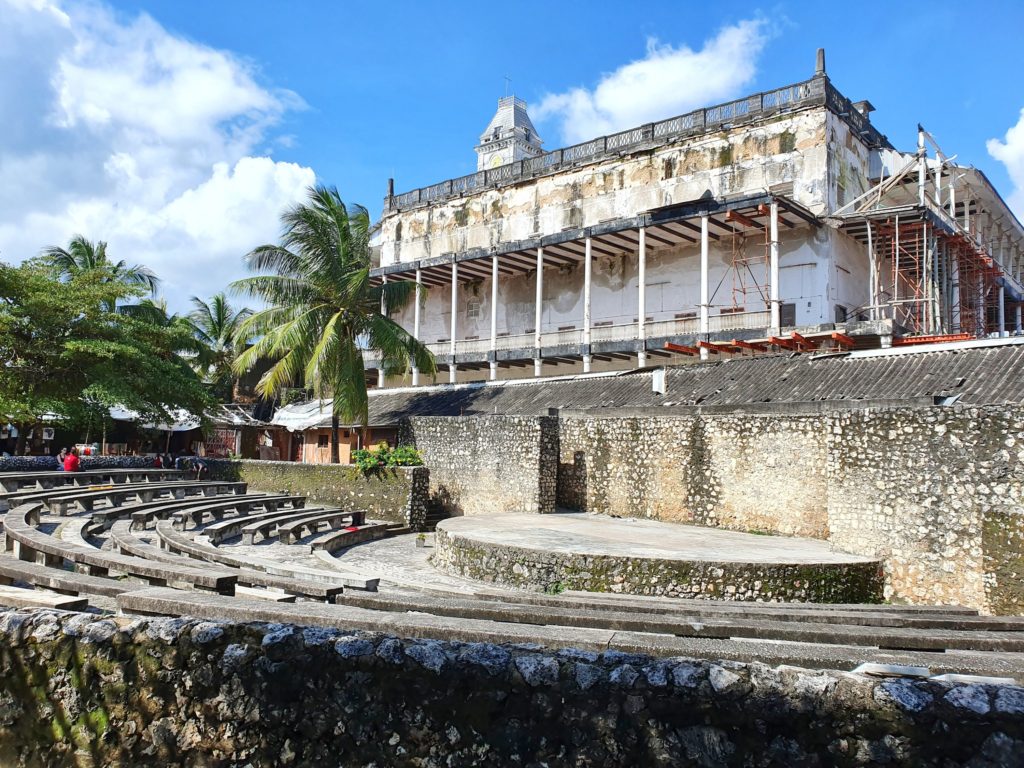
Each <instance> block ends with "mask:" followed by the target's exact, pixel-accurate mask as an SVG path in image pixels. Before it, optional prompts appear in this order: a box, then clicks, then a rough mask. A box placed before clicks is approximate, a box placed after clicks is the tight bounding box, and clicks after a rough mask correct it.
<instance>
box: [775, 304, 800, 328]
mask: <svg viewBox="0 0 1024 768" xmlns="http://www.w3.org/2000/svg"><path fill="white" fill-rule="evenodd" d="M779 325H781V326H794V325H796V304H782V305H781V306H780V307H779Z"/></svg>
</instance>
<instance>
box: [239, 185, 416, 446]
mask: <svg viewBox="0 0 1024 768" xmlns="http://www.w3.org/2000/svg"><path fill="white" fill-rule="evenodd" d="M308 195H309V198H308V201H307V202H305V203H302V204H299V205H296V206H294V207H293V208H291V209H289V210H288V211H286V212H285V213H284V215H283V216H282V225H283V229H284V234H283V236H282V238H281V243H280V244H279V245H263V246H260V247H258V248H256V249H254V250H253V251H251V252H250V253H249V254H248V255H247V256H246V262H247V265H248V266H249V268H250V269H251V270H253V271H255V272H267V273H269V274H261V275H258V276H254V277H249V278H245V279H243V280H239V281H237V282H235V283H234V284H233V285H232V288H233V289H234V290H236V291H238V292H240V293H243V294H245V295H248V296H250V297H252V298H255V299H258V300H260V301H262V302H265V303H266V304H267V305H268V306H267V307H266V308H265V309H263V310H260V311H258V312H256V313H254V314H253V315H252V316H251V317H249V318H247V319H246V320H245V321H244V322H243V323H242V324H241V326H240V327H239V330H238V334H237V338H238V339H239V340H241V341H245V340H248V339H254V340H255V342H254V343H253V344H252V346H250V347H249V348H248V349H246V350H245V351H244V352H242V353H241V354H240V355H239V357H238V359H237V360H236V363H235V371H236V373H239V374H241V373H244V372H246V371H249V370H251V369H252V368H253V367H254V366H255V364H256V362H257V361H258V360H260V359H269V360H273V361H274V364H273V366H272V367H271V368H270V369H269V370H268V371H267V373H266V374H264V376H263V377H262V378H261V379H260V382H259V385H258V391H259V392H260V394H261V395H263V396H264V397H274V396H277V395H278V394H279V393H280V392H281V391H282V390H283V389H284V388H285V387H288V386H291V385H294V384H297V383H304V384H305V386H307V387H309V388H310V389H312V390H313V392H314V394H316V396H318V397H321V398H331V399H332V401H333V405H332V413H331V416H332V419H331V421H332V438H331V460H332V461H333V462H337V461H338V424H339V420H344V421H345V422H346V423H348V424H361V425H364V426H365V425H366V423H367V418H368V413H367V412H368V400H367V392H366V378H365V371H364V364H363V353H364V352H365V351H367V350H372V351H373V352H374V353H375V354H376V355H377V356H379V358H380V361H381V366H382V367H383V369H384V372H385V374H386V375H396V374H401V373H405V372H407V371H408V370H409V369H410V367H412V366H413V365H415V366H417V367H418V368H419V370H421V371H423V372H424V373H428V374H430V373H433V372H434V371H435V364H434V358H433V355H431V354H430V352H429V350H427V348H426V347H425V346H423V345H422V344H421V343H419V341H417V340H416V339H415V338H413V336H412V335H411V334H410V333H409V332H408V331H406V330H405V329H404V328H402V326H401V325H399V324H398V323H396V322H394V321H393V320H391V319H390V318H389V317H388V316H387V315H386V314H385V313H384V312H382V311H381V310H382V306H386V307H388V308H390V309H397V308H400V307H402V306H403V305H404V304H406V303H407V302H408V301H409V300H410V299H411V298H412V297H413V295H414V292H415V284H413V283H410V282H406V281H402V282H388V283H384V284H383V285H374V284H373V283H372V282H371V281H370V268H371V261H370V244H369V232H370V217H369V214H368V213H367V211H366V209H365V208H363V207H362V206H352V207H351V208H348V207H346V206H345V203H344V202H342V200H341V197H340V196H339V195H338V191H337V189H335V188H333V187H323V186H317V187H313V188H311V189H310V190H309V192H308ZM382 302H383V304H382Z"/></svg>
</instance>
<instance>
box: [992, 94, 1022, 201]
mask: <svg viewBox="0 0 1024 768" xmlns="http://www.w3.org/2000/svg"><path fill="white" fill-rule="evenodd" d="M985 146H986V148H987V149H988V153H989V154H990V155H992V157H994V158H995V159H996V160H998V161H999V162H1001V163H1002V164H1003V165H1005V166H1006V172H1007V173H1009V174H1010V180H1011V181H1012V182H1013V192H1012V193H1011V194H1010V197H1009V199H1008V200H1007V203H1008V204H1009V206H1010V208H1012V209H1013V211H1014V213H1016V214H1017V217H1018V218H1024V109H1022V110H1021V111H1020V118H1019V119H1018V120H1017V124H1016V125H1014V126H1013V127H1012V128H1010V129H1009V130H1008V131H1007V132H1006V135H1005V136H1004V137H1003V140H1002V141H1000V140H999V139H989V140H988V142H987V143H986V145H985Z"/></svg>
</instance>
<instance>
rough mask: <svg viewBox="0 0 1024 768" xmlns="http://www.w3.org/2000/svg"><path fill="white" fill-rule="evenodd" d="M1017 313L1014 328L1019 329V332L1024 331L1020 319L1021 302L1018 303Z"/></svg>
mask: <svg viewBox="0 0 1024 768" xmlns="http://www.w3.org/2000/svg"><path fill="white" fill-rule="evenodd" d="M1016 315H1017V316H1016V318H1015V319H1016V322H1015V323H1014V324H1013V325H1014V329H1015V330H1016V331H1017V333H1020V332H1021V331H1024V328H1022V327H1021V324H1020V321H1021V317H1020V304H1018V305H1017V311H1016Z"/></svg>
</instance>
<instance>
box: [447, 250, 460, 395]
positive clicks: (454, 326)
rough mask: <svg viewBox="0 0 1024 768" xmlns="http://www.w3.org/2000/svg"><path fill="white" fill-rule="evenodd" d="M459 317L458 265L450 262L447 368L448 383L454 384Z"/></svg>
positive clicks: (456, 372) (456, 373) (456, 371)
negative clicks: (450, 293) (450, 296)
mask: <svg viewBox="0 0 1024 768" xmlns="http://www.w3.org/2000/svg"><path fill="white" fill-rule="evenodd" d="M458 317H459V265H458V264H456V263H455V261H452V321H451V329H450V330H451V334H450V335H451V338H450V339H449V343H450V345H451V355H452V364H451V365H450V366H448V383H449V384H454V383H455V379H456V378H457V376H458V366H456V365H455V334H456V333H457V332H458V322H457V320H458Z"/></svg>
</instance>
